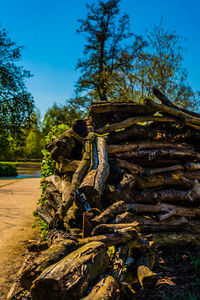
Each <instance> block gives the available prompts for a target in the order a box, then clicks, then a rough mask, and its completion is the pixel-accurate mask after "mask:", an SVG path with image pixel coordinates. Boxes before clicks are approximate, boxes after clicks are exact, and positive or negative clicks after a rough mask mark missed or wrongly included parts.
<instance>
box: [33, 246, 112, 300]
mask: <svg viewBox="0 0 200 300" xmlns="http://www.w3.org/2000/svg"><path fill="white" fill-rule="evenodd" d="M106 251H107V250H106V248H105V247H104V244H103V243H99V242H92V243H89V244H86V245H85V246H83V247H81V248H79V249H78V250H76V251H74V252H72V253H70V254H69V255H67V256H66V257H64V258H63V259H62V260H61V261H59V262H58V263H56V264H54V265H52V266H50V267H48V268H47V269H45V270H44V272H43V273H42V274H41V275H40V276H39V277H38V278H37V279H36V280H35V281H34V282H33V285H32V287H31V296H32V299H33V300H40V299H41V300H58V299H59V300H64V299H65V300H67V299H69V300H71V299H79V298H81V297H82V296H83V294H84V293H85V292H86V290H87V289H88V288H89V287H90V286H91V285H92V284H93V283H94V282H95V280H96V279H97V277H98V276H99V275H101V274H103V273H104V272H105V271H106V269H107V268H108V265H109V257H108V254H107V252H106ZM72 274H73V275H72Z"/></svg>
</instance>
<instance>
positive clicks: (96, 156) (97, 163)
mask: <svg viewBox="0 0 200 300" xmlns="http://www.w3.org/2000/svg"><path fill="white" fill-rule="evenodd" d="M93 144H94V145H95V141H94V143H93ZM92 153H93V154H92V155H93V163H92V168H93V169H92V170H91V171H90V172H89V173H88V174H87V175H86V177H85V178H84V180H83V182H82V183H81V185H80V187H79V191H80V192H81V193H84V194H85V196H86V198H87V200H88V201H89V203H90V206H91V207H97V208H100V209H101V208H102V206H101V203H100V198H101V195H102V193H103V189H104V185H105V182H106V180H107V178H108V175H109V164H108V158H107V146H106V140H105V138H103V137H96V147H93V151H92Z"/></svg>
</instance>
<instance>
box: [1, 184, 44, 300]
mask: <svg viewBox="0 0 200 300" xmlns="http://www.w3.org/2000/svg"><path fill="white" fill-rule="evenodd" d="M39 186H40V178H30V179H18V180H0V299H1V300H5V299H6V295H7V293H8V291H9V289H10V287H11V285H12V283H13V282H14V281H15V279H16V274H17V272H18V270H19V269H20V267H21V265H22V263H23V261H24V257H25V255H26V253H27V252H26V247H27V243H28V241H30V240H32V239H34V238H35V237H36V234H37V232H36V230H34V229H32V224H33V222H34V218H33V216H32V212H33V210H35V208H36V203H37V200H38V199H39V197H40V193H41V191H40V189H39Z"/></svg>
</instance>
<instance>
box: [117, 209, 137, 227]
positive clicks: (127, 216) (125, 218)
mask: <svg viewBox="0 0 200 300" xmlns="http://www.w3.org/2000/svg"><path fill="white" fill-rule="evenodd" d="M134 220H135V216H134V214H131V213H130V212H128V211H127V212H124V213H122V214H119V215H117V216H116V218H115V220H114V222H113V223H116V224H120V223H132V222H134Z"/></svg>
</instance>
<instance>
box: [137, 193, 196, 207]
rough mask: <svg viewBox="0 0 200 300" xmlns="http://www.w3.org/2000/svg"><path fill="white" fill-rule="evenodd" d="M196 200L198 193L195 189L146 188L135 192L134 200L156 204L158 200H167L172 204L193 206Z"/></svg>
mask: <svg viewBox="0 0 200 300" xmlns="http://www.w3.org/2000/svg"><path fill="white" fill-rule="evenodd" d="M195 200H196V195H195V193H194V192H193V190H176V189H166V190H158V191H152V190H144V191H142V192H141V193H138V194H135V195H134V198H133V201H134V202H135V203H147V204H156V203H158V202H166V203H172V204H180V203H181V204H185V205H188V206H191V205H192V203H193V202H194V201H195Z"/></svg>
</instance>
